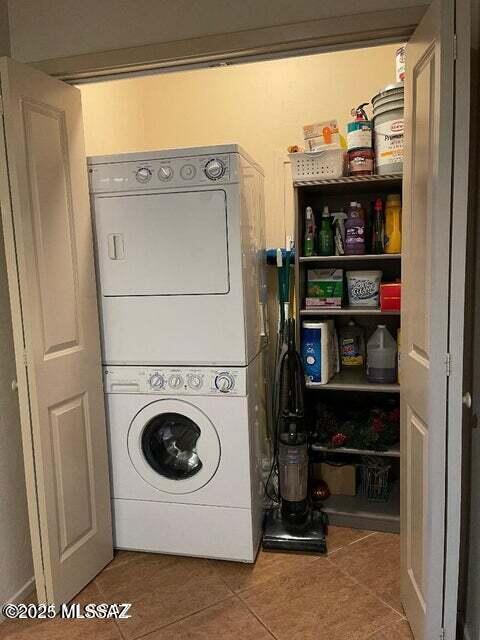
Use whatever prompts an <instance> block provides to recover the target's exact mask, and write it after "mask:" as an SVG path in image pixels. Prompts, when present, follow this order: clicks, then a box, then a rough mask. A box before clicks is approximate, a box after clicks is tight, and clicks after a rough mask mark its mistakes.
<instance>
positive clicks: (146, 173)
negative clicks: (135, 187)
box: [135, 167, 152, 182]
mask: <svg viewBox="0 0 480 640" xmlns="http://www.w3.org/2000/svg"><path fill="white" fill-rule="evenodd" d="M135 177H136V179H137V182H148V181H149V180H150V178H151V177H152V172H151V171H150V169H149V168H148V167H140V169H137V173H136V174H135Z"/></svg>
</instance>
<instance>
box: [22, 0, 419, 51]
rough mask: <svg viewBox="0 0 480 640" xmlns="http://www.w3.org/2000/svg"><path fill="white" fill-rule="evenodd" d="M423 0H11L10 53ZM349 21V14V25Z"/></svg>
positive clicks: (111, 43) (126, 43)
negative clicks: (333, 0)
mask: <svg viewBox="0 0 480 640" xmlns="http://www.w3.org/2000/svg"><path fill="white" fill-rule="evenodd" d="M426 4H428V1H427V0H362V2H360V1H359V0H336V1H335V2H321V1H319V0H295V2H292V0H241V1H239V0H174V1H173V2H172V0H136V1H135V2H128V1H126V0H101V2H99V1H98V0H82V1H81V2H78V0H62V2H59V1H58V0H9V7H10V28H11V42H12V55H13V56H14V57H15V58H16V59H18V60H20V61H36V60H44V59H48V58H58V57H65V56H73V55H80V54H86V53H92V52H103V51H107V50H112V49H124V48H127V47H137V46H142V45H148V44H158V43H166V42H172V41H176V40H185V39H191V38H198V37H202V36H207V35H212V34H224V33H232V32H240V31H244V30H251V29H261V28H265V27H271V26H280V25H288V24H292V23H302V22H308V21H312V20H320V19H325V18H332V17H334V18H337V17H341V16H349V15H351V14H360V13H367V12H373V13H375V14H376V16H375V21H376V24H372V27H375V26H380V25H381V24H382V13H381V12H382V11H385V10H391V9H396V8H399V7H400V8H403V9H406V8H409V7H418V6H424V5H426ZM354 27H355V25H354V22H352V23H351V31H352V28H353V30H354ZM320 31H321V29H320ZM260 40H261V38H260ZM260 40H259V41H258V43H259V42H260ZM258 43H257V44H258Z"/></svg>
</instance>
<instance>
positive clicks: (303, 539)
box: [263, 260, 327, 553]
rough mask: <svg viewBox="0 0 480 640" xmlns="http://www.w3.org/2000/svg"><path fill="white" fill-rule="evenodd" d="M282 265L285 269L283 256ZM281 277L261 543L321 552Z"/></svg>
mask: <svg viewBox="0 0 480 640" xmlns="http://www.w3.org/2000/svg"><path fill="white" fill-rule="evenodd" d="M280 263H281V261H280ZM277 266H278V262H277ZM286 266H287V268H288V270H289V261H288V260H287V265H286ZM285 279H286V281H287V282H286V283H285V282H283V283H282V282H281V280H282V278H281V277H280V274H279V285H280V286H279V298H280V300H279V301H280V308H281V311H283V313H282V312H280V321H279V334H278V335H279V340H278V344H277V355H278V364H277V370H276V376H275V385H274V402H273V414H274V425H275V428H274V434H273V439H274V456H273V458H274V461H273V465H272V470H271V473H270V477H269V479H268V482H267V489H266V493H267V496H268V497H269V498H270V499H271V501H272V502H273V504H274V505H275V506H273V507H272V508H271V509H270V510H269V511H268V512H267V515H266V518H265V531H264V535H263V548H264V549H276V550H283V551H300V552H305V551H311V552H316V553H326V551H327V546H326V541H325V519H324V516H323V514H322V513H320V512H318V511H314V510H312V508H311V506H310V501H309V497H308V468H309V460H308V432H307V429H306V427H305V412H304V391H305V375H304V372H303V366H302V362H301V359H300V356H299V355H298V353H297V350H296V346H295V320H294V319H293V318H289V317H288V315H289V304H288V291H289V286H288V280H289V276H288V274H287V275H286V276H285ZM282 306H283V309H282ZM277 480H278V489H279V495H278V493H277V491H276V481H277Z"/></svg>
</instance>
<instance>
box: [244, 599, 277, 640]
mask: <svg viewBox="0 0 480 640" xmlns="http://www.w3.org/2000/svg"><path fill="white" fill-rule="evenodd" d="M235 597H236V599H237V600H238V601H239V602H241V603H242V604H243V606H244V607H245V608H246V609H247V611H248V612H249V613H251V614H252V616H253V617H254V618H255V620H257V621H258V623H259V624H260V625H261V626H262V627H263V628H264V629H265V631H266V632H267V633H268V635H270V636H272V638H274V640H278V638H277V636H276V635H275V634H274V633H273V631H272V630H271V629H270V627H269V626H268V625H267V624H266V623H265V622H264V621H263V620H262V619H261V618H260V616H259V615H257V614H256V613H255V611H253V610H252V609H251V608H250V607H249V606H248V604H247V603H246V602H245V600H244V599H243V598H242V597H241V596H240V594H239V593H237V594H235Z"/></svg>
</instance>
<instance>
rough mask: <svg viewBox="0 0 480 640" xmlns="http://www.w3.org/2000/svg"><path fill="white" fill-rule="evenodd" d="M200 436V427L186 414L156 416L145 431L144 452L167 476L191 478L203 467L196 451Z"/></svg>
mask: <svg viewBox="0 0 480 640" xmlns="http://www.w3.org/2000/svg"><path fill="white" fill-rule="evenodd" d="M200 435H201V431H200V429H199V427H198V426H197V425H196V424H195V423H194V422H193V421H192V420H190V418H187V417H186V416H183V415H181V414H179V413H165V414H163V415H160V416H156V417H155V418H153V420H150V422H149V423H148V424H147V425H146V426H145V430H144V432H143V434H142V451H143V455H144V456H145V459H146V460H147V462H148V463H149V464H150V466H151V467H152V468H153V469H155V471H156V472H157V473H160V474H161V475H162V476H165V477H166V478H170V479H171V480H183V479H185V478H190V477H191V476H194V475H195V474H196V473H198V472H199V471H200V470H201V468H202V466H203V465H202V461H201V460H200V457H199V455H198V452H197V441H198V438H199V437H200Z"/></svg>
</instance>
